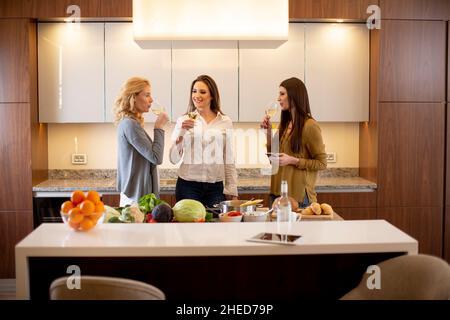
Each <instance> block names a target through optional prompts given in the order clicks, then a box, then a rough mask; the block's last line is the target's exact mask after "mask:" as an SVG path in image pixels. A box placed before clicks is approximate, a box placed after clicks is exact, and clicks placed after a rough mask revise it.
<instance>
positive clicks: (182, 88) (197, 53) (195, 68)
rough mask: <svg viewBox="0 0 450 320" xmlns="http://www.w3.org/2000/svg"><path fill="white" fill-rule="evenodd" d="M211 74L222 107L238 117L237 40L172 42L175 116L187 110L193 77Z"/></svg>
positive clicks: (227, 112) (174, 118)
mask: <svg viewBox="0 0 450 320" xmlns="http://www.w3.org/2000/svg"><path fill="white" fill-rule="evenodd" d="M202 74H206V75H209V76H211V77H212V78H213V79H214V80H215V82H216V84H217V87H218V89H219V93H220V102H221V109H222V111H223V112H224V113H225V114H226V115H227V116H229V117H230V118H231V119H232V120H233V121H237V120H238V48H237V42H236V41H223V42H222V41H217V42H215V41H213V42H202V41H201V42H186V41H184V42H183V41H174V42H173V44H172V96H173V102H172V120H173V121H175V120H176V118H178V117H179V116H181V115H183V114H184V113H186V110H187V107H188V104H189V99H190V96H191V94H190V88H191V83H192V81H193V80H194V79H195V78H197V76H199V75H202Z"/></svg>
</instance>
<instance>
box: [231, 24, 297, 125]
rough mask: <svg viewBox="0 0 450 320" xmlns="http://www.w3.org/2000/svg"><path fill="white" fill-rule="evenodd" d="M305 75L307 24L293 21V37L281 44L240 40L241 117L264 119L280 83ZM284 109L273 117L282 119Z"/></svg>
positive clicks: (275, 98)
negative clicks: (267, 45)
mask: <svg viewBox="0 0 450 320" xmlns="http://www.w3.org/2000/svg"><path fill="white" fill-rule="evenodd" d="M290 77H297V78H299V79H301V80H303V79H304V24H299V23H291V24H289V39H288V41H287V42H285V43H283V44H281V45H280V46H279V47H277V48H258V47H255V46H254V42H251V41H240V42H239V121H240V122H260V121H261V119H262V118H263V117H264V111H265V106H266V105H267V104H268V103H269V102H270V101H276V100H277V97H278V91H279V90H278V88H279V84H280V83H281V82H282V81H283V80H285V79H287V78H290ZM279 117H280V111H278V112H277V114H276V116H275V117H274V118H273V121H275V122H277V121H279Z"/></svg>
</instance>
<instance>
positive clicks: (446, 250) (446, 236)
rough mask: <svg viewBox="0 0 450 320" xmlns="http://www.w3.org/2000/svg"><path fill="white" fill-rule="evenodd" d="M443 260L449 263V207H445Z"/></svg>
mask: <svg viewBox="0 0 450 320" xmlns="http://www.w3.org/2000/svg"><path fill="white" fill-rule="evenodd" d="M444 221H445V225H444V237H443V240H444V241H443V242H444V243H443V245H444V248H443V249H444V250H443V251H444V259H445V260H447V262H448V263H450V206H447V207H445V217H444Z"/></svg>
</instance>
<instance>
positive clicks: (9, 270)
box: [0, 211, 33, 279]
mask: <svg viewBox="0 0 450 320" xmlns="http://www.w3.org/2000/svg"><path fill="white" fill-rule="evenodd" d="M0 226H2V227H1V230H2V232H0V261H1V263H0V279H4V278H15V263H14V262H15V246H16V244H17V243H19V241H21V240H22V239H23V238H25V236H27V235H28V234H29V233H30V232H31V231H33V212H32V211H18V212H15V211H5V212H2V211H0Z"/></svg>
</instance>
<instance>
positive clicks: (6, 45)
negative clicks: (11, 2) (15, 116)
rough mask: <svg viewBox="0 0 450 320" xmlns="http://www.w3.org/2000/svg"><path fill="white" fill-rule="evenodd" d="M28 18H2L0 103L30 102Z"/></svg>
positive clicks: (0, 37) (0, 36) (0, 32)
mask: <svg viewBox="0 0 450 320" xmlns="http://www.w3.org/2000/svg"><path fill="white" fill-rule="evenodd" d="M28 26H29V25H28V20H24V19H14V20H13V19H5V20H0V52H1V57H0V70H1V75H0V103H7V102H30V78H29V73H28V58H29V42H28V40H29V39H28Z"/></svg>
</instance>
